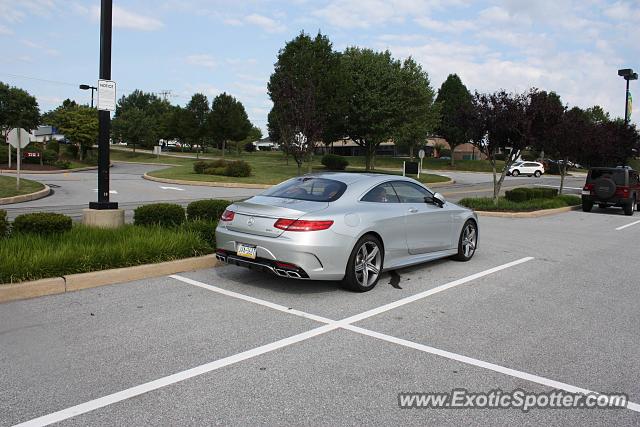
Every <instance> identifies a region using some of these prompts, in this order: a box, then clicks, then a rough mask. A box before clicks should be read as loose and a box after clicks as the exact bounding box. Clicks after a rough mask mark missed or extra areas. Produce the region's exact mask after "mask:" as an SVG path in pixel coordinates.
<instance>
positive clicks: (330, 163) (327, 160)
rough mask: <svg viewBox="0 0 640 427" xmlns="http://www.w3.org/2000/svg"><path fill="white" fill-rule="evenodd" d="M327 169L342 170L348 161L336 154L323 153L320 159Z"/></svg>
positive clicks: (347, 164)
mask: <svg viewBox="0 0 640 427" xmlns="http://www.w3.org/2000/svg"><path fill="white" fill-rule="evenodd" d="M320 162H321V163H322V164H323V165H324V167H326V168H327V169H329V170H334V171H343V170H345V169H346V168H347V166H349V162H348V161H347V159H345V158H344V157H342V156H338V155H337V154H325V155H324V156H322V160H321V161H320Z"/></svg>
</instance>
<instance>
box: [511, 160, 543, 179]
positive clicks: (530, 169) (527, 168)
mask: <svg viewBox="0 0 640 427" xmlns="http://www.w3.org/2000/svg"><path fill="white" fill-rule="evenodd" d="M543 173H544V165H543V164H542V163H538V162H516V163H514V164H513V165H512V166H511V167H510V168H509V170H508V171H507V175H511V176H518V175H528V176H535V177H536V178H538V177H539V176H541V175H542V174H543Z"/></svg>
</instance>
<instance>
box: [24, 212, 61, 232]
mask: <svg viewBox="0 0 640 427" xmlns="http://www.w3.org/2000/svg"><path fill="white" fill-rule="evenodd" d="M72 225H73V223H72V221H71V218H70V217H68V216H66V215H62V214H58V213H52V212H35V213H28V214H22V215H18V216H17V217H16V219H15V220H14V221H13V227H12V231H13V232H14V233H33V234H40V235H48V234H56V233H63V232H65V231H69V230H71V226H72Z"/></svg>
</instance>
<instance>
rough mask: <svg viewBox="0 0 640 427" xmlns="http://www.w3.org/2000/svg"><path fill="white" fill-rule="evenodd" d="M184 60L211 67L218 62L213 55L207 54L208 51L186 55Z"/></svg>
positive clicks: (192, 63)
mask: <svg viewBox="0 0 640 427" xmlns="http://www.w3.org/2000/svg"><path fill="white" fill-rule="evenodd" d="M185 61H186V62H187V64H191V65H198V66H201V67H206V68H212V69H213V68H215V67H216V66H217V65H218V63H217V62H216V60H215V59H214V58H213V56H211V55H209V54H208V53H200V54H195V55H188V56H187V57H186V58H185Z"/></svg>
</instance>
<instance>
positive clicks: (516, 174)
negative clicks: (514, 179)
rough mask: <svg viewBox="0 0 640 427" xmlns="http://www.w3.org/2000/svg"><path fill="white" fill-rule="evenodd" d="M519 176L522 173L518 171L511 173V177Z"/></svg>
mask: <svg viewBox="0 0 640 427" xmlns="http://www.w3.org/2000/svg"><path fill="white" fill-rule="evenodd" d="M518 175H520V171H519V170H518V169H516V170H514V171H513V172H511V176H518Z"/></svg>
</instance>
